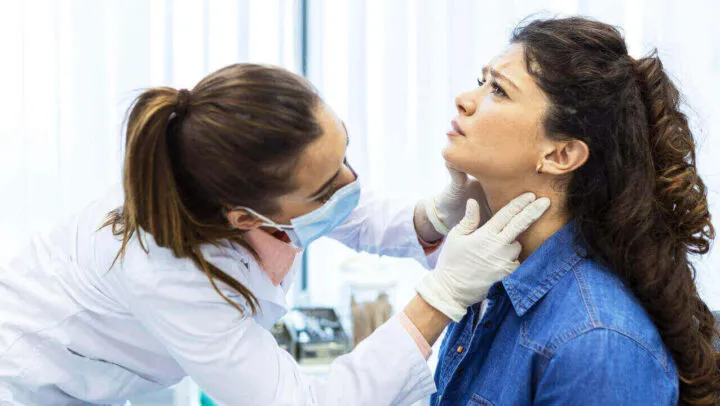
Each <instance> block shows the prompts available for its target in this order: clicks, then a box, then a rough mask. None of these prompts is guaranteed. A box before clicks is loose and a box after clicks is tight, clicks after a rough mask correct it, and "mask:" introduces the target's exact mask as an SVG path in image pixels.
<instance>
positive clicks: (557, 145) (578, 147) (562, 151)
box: [538, 139, 590, 175]
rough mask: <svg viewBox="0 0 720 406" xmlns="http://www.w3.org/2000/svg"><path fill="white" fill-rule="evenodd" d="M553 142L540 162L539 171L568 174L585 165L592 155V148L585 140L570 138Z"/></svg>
mask: <svg viewBox="0 0 720 406" xmlns="http://www.w3.org/2000/svg"><path fill="white" fill-rule="evenodd" d="M551 144H552V147H551V149H550V148H549V151H547V152H545V156H544V157H543V160H542V161H541V162H540V163H539V164H538V173H541V172H542V173H547V174H550V175H566V174H568V173H570V172H572V171H574V170H576V169H577V168H579V167H581V166H583V165H584V164H585V162H587V160H588V157H590V149H589V148H588V146H587V144H585V142H583V141H580V140H577V139H570V140H566V141H552V143H551Z"/></svg>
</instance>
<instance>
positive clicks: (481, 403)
mask: <svg viewBox="0 0 720 406" xmlns="http://www.w3.org/2000/svg"><path fill="white" fill-rule="evenodd" d="M467 406H495V403H493V402H491V401H489V400H487V399H485V398H484V397H482V396H480V395H478V394H477V393H473V395H472V398H470V400H469V401H468V403H467Z"/></svg>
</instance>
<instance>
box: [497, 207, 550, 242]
mask: <svg viewBox="0 0 720 406" xmlns="http://www.w3.org/2000/svg"><path fill="white" fill-rule="evenodd" d="M549 207H550V199H548V198H547V197H541V198H540V199H537V200H535V201H534V202H532V203H530V204H529V205H527V206H526V207H525V208H524V209H522V211H521V212H520V213H518V214H516V215H515V216H513V217H512V219H511V220H510V222H509V223H508V224H507V225H506V226H505V228H503V230H502V231H501V232H500V233H499V234H498V238H499V240H500V242H502V243H503V244H510V243H512V242H513V241H515V240H516V239H517V238H518V236H520V234H522V233H523V232H525V230H527V229H528V228H530V226H531V225H532V224H533V223H535V222H536V221H537V220H538V219H539V218H540V217H541V216H542V215H543V214H544V213H545V211H546V210H547V209H548V208H549Z"/></svg>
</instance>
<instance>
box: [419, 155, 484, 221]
mask: <svg viewBox="0 0 720 406" xmlns="http://www.w3.org/2000/svg"><path fill="white" fill-rule="evenodd" d="M446 166H447V169H448V171H449V172H450V178H451V182H450V184H449V185H447V186H446V187H445V189H443V191H442V192H440V194H438V195H436V196H434V197H432V198H429V199H426V200H425V202H424V204H425V213H426V214H427V218H428V220H430V223H431V224H432V225H433V227H434V228H435V230H436V231H437V232H438V233H440V234H442V235H447V234H448V233H449V232H450V229H452V228H453V227H455V226H456V225H457V224H458V223H460V220H462V218H463V216H464V215H465V205H466V203H467V201H468V200H469V199H476V200H477V199H484V193H483V190H482V186H481V185H480V183H479V182H477V181H472V180H470V179H468V176H467V174H465V173H464V172H461V171H459V170H457V169H455V168H454V167H452V166H451V165H449V164H446Z"/></svg>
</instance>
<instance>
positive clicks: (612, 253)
mask: <svg viewBox="0 0 720 406" xmlns="http://www.w3.org/2000/svg"><path fill="white" fill-rule="evenodd" d="M679 98H680V97H679V94H678V91H677V89H676V88H675V86H674V85H673V84H672V82H671V81H670V80H669V79H668V77H667V75H666V73H665V72H664V70H663V66H662V64H661V62H660V59H659V58H658V57H657V55H652V56H650V57H646V58H642V59H639V60H634V59H633V58H632V57H630V56H629V55H628V53H627V48H626V45H625V42H624V39H623V38H622V36H621V35H620V33H619V32H618V31H617V30H616V29H615V28H613V27H611V26H609V25H606V24H602V23H599V22H595V21H590V20H586V19H581V18H570V19H552V20H538V21H533V22H531V23H529V24H527V25H525V26H523V27H520V28H518V29H516V31H515V32H514V34H513V36H512V40H511V44H510V45H509V46H508V48H506V49H505V51H504V52H502V53H501V54H500V55H498V56H497V57H496V58H495V59H493V60H492V61H491V62H490V64H489V65H488V66H487V67H486V68H485V69H484V70H483V76H482V79H481V80H479V87H478V88H477V89H474V90H472V91H469V92H467V93H464V94H461V95H460V96H459V97H458V98H457V110H458V112H459V115H458V117H457V118H456V119H455V120H454V122H453V131H451V132H450V133H449V134H448V135H449V145H448V147H447V149H446V151H445V158H446V159H447V160H448V162H450V163H451V164H453V165H455V166H457V167H458V168H460V169H462V170H463V171H465V172H467V173H469V174H471V175H473V176H475V177H476V178H477V179H479V180H480V182H481V183H482V184H483V187H484V188H485V191H486V193H487V200H488V204H489V206H490V209H492V210H496V209H498V208H500V207H502V206H503V205H504V204H505V203H507V202H508V201H509V200H510V198H511V197H513V196H515V195H517V194H518V193H520V192H524V191H527V190H529V191H533V192H535V193H536V194H537V195H539V196H548V197H550V199H551V201H552V206H551V209H550V210H549V211H548V213H546V215H545V216H544V217H543V218H542V219H541V220H540V221H538V222H537V223H536V224H535V225H533V226H532V227H531V228H530V229H529V230H528V231H527V232H526V233H525V234H524V235H523V236H521V239H519V241H520V242H521V243H522V246H523V251H522V254H521V259H522V260H523V263H522V265H521V266H520V268H518V270H517V271H516V272H515V273H513V274H512V275H510V276H508V277H506V278H504V279H503V280H502V281H501V282H499V283H497V284H495V285H494V286H493V287H492V288H491V290H490V292H489V294H488V299H487V300H486V301H485V302H484V303H483V305H482V306H475V307H473V308H471V309H469V312H468V314H467V315H466V316H465V318H464V319H463V320H462V321H461V322H460V323H458V324H452V325H451V327H450V328H449V330H448V333H447V336H446V339H445V341H444V343H443V347H442V352H441V355H440V364H439V366H438V369H437V372H436V381H437V383H438V393H437V394H436V395H435V396H434V397H433V404H448V405H465V404H470V405H472V404H480V405H492V404H495V405H511V404H512V405H519V404H573V405H574V404H583V405H588V404H603V405H608V404H612V405H619V404H627V405H669V404H677V403H678V402H680V403H681V404H693V405H701V404H703V405H704V404H718V403H719V402H720V395H719V393H720V392H719V391H720V373H719V372H718V371H719V370H718V367H720V355H719V354H718V353H716V352H714V351H713V348H712V345H711V340H712V338H713V336H714V335H716V334H717V332H716V331H715V330H714V329H713V317H712V314H711V312H710V310H709V309H708V307H707V306H706V305H705V303H703V301H702V300H701V299H700V298H699V297H698V294H697V291H696V289H695V285H694V283H693V277H694V276H693V271H694V270H693V267H692V264H691V263H690V261H689V258H688V256H689V255H691V254H704V253H706V252H707V251H708V248H709V245H710V242H711V240H712V239H713V237H714V230H713V226H712V224H711V223H710V215H709V213H708V206H707V201H706V190H705V185H704V184H703V181H702V180H701V179H700V177H699V176H698V173H697V169H696V166H695V144H694V141H693V136H692V134H691V133H690V129H689V128H688V123H687V120H686V117H685V116H684V115H683V114H682V113H681V112H680V111H679V110H678V104H679Z"/></svg>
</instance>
